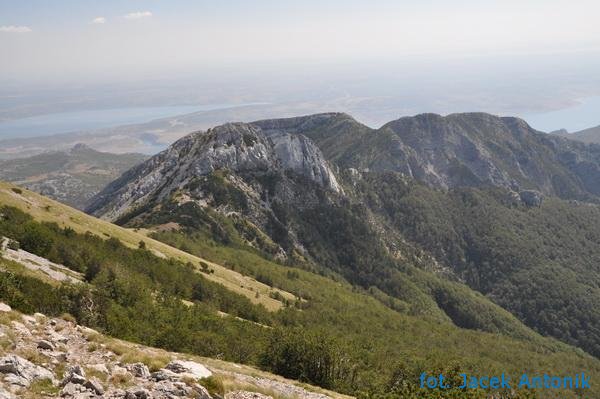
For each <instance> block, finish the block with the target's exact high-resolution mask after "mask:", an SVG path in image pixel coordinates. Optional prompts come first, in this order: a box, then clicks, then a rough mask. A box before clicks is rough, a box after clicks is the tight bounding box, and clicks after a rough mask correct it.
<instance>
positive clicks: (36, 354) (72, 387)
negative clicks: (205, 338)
mask: <svg viewBox="0 0 600 399" xmlns="http://www.w3.org/2000/svg"><path fill="white" fill-rule="evenodd" d="M0 307H1V308H4V309H9V307H8V305H5V304H3V303H1V302H0ZM5 313H9V314H10V316H11V317H10V318H4V319H3V320H9V319H12V321H9V322H6V321H3V322H1V323H0V336H1V337H3V339H5V340H10V342H9V345H8V349H7V350H5V352H8V353H4V354H3V355H2V356H0V399H17V398H21V397H23V395H24V394H25V393H27V394H28V395H31V394H32V393H35V397H36V398H38V397H39V398H51V397H61V398H65V399H91V398H106V399H143V398H145V399H155V398H156V399H159V398H160V399H162V398H169V399H175V398H195V399H213V397H214V398H215V399H217V398H218V397H220V396H219V395H222V394H223V393H225V395H226V397H230V398H232V399H235V398H241V399H244V398H248V399H264V398H267V397H268V396H267V395H263V394H261V392H275V393H277V394H278V396H279V397H281V398H295V399H330V397H329V396H326V395H323V394H317V393H314V392H310V391H308V390H306V389H305V388H302V387H300V386H296V385H293V384H291V383H289V382H283V381H280V378H279V377H273V379H269V378H264V377H262V378H260V379H259V378H257V377H254V376H247V375H244V374H241V373H237V372H231V371H229V369H230V368H232V367H233V366H231V365H230V366H229V367H227V370H221V369H219V368H218V367H211V368H210V369H209V368H208V367H207V366H206V365H204V364H202V363H200V362H198V361H195V360H190V359H186V358H183V357H182V356H181V355H180V354H176V353H168V352H165V351H162V350H158V349H153V348H147V347H143V346H140V345H135V344H130V343H127V342H124V341H117V340H113V339H110V338H108V337H104V336H102V335H101V334H99V333H98V332H96V331H94V330H91V329H89V328H86V327H83V326H78V325H76V324H74V323H72V322H68V321H65V320H62V319H51V318H48V317H46V316H44V315H42V314H39V313H38V314H36V315H34V316H27V315H20V314H18V313H17V312H14V311H12V310H7V311H6V312H5ZM114 348H118V349H119V350H118V352H119V353H121V354H117V353H116V352H115V349H114ZM123 352H125V353H123ZM25 356H27V357H28V358H30V359H31V360H27V359H25ZM124 356H126V357H127V360H125V359H124ZM135 356H139V357H140V358H141V359H144V360H145V361H148V359H150V361H151V362H152V365H153V367H157V366H156V365H157V359H162V361H163V362H164V363H163V364H164V367H163V368H159V369H158V370H155V371H154V372H150V369H149V367H148V365H147V364H145V363H143V362H141V361H137V362H132V363H128V361H130V360H129V359H131V358H133V357H135ZM255 372H256V373H259V372H258V371H255ZM253 374H254V373H253ZM215 377H217V378H227V379H228V380H229V381H231V384H232V385H233V386H236V385H237V386H244V387H245V389H248V387H252V386H254V387H255V388H256V391H237V390H232V392H221V393H218V394H216V395H214V396H213V395H212V394H211V393H210V392H209V391H208V390H207V389H206V388H205V387H204V386H202V381H203V380H202V379H203V378H215ZM27 397H30V396H27Z"/></svg>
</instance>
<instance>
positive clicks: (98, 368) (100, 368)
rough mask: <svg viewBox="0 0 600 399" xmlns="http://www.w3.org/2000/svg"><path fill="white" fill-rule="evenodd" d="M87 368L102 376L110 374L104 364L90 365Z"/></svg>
mask: <svg viewBox="0 0 600 399" xmlns="http://www.w3.org/2000/svg"><path fill="white" fill-rule="evenodd" d="M88 368H90V369H92V370H95V371H97V372H99V373H102V374H110V372H109V371H108V367H106V364H104V363H98V364H90V365H89V366H88ZM123 370H124V371H123V373H125V369H123Z"/></svg>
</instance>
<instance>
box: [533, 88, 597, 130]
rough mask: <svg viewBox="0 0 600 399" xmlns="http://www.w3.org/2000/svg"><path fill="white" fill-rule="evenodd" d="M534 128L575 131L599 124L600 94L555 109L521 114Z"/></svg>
mask: <svg viewBox="0 0 600 399" xmlns="http://www.w3.org/2000/svg"><path fill="white" fill-rule="evenodd" d="M522 117H523V119H525V120H526V121H527V122H528V123H529V124H530V125H531V126H532V127H533V128H534V129H537V130H541V131H543V132H551V131H553V130H558V129H567V130H568V131H569V132H571V133H573V132H577V131H579V130H583V129H587V128H589V127H595V126H598V125H600V96H595V97H588V98H584V99H581V100H580V104H578V105H575V106H573V107H568V108H563V109H559V110H557V111H550V112H543V113H537V114H531V115H523V116H522Z"/></svg>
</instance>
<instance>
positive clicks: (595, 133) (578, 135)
mask: <svg viewBox="0 0 600 399" xmlns="http://www.w3.org/2000/svg"><path fill="white" fill-rule="evenodd" d="M551 134H556V135H558V136H561V137H565V138H567V139H571V140H577V141H582V142H584V143H596V144H598V143H600V126H596V127H591V128H589V129H584V130H580V131H578V132H573V133H570V132H568V131H567V130H565V129H561V130H556V131H554V132H552V133H551Z"/></svg>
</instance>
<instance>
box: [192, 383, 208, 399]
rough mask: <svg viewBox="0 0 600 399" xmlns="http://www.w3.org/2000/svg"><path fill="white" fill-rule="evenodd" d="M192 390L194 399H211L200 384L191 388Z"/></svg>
mask: <svg viewBox="0 0 600 399" xmlns="http://www.w3.org/2000/svg"><path fill="white" fill-rule="evenodd" d="M192 388H193V389H194V393H195V395H194V397H195V398H197V399H212V396H210V393H209V392H208V390H207V389H206V388H204V387H203V386H202V385H200V384H194V385H193V386H192Z"/></svg>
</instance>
